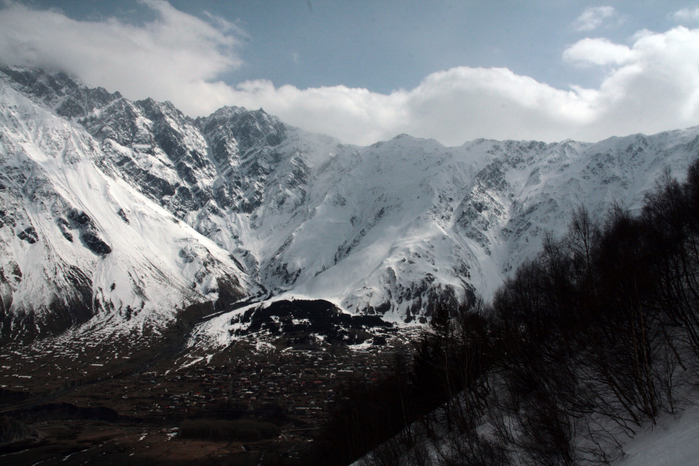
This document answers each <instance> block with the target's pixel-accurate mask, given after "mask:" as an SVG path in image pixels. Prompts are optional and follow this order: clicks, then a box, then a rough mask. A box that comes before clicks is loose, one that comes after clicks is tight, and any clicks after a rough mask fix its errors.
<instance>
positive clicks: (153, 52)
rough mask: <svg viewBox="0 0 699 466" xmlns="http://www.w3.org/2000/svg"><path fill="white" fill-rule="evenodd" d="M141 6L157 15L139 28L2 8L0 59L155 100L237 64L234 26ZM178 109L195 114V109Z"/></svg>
mask: <svg viewBox="0 0 699 466" xmlns="http://www.w3.org/2000/svg"><path fill="white" fill-rule="evenodd" d="M142 2H143V3H144V4H146V5H147V6H148V7H150V8H151V9H152V10H153V11H154V12H155V13H156V14H157V19H156V20H154V21H152V22H150V23H147V24H145V25H143V26H133V25H129V24H124V23H122V22H120V21H118V20H116V19H113V18H112V19H108V20H106V21H100V22H94V21H75V20H72V19H70V18H68V17H66V16H65V15H63V14H61V13H59V12H57V11H51V10H45V11H38V10H33V9H30V8H27V7H25V6H23V5H20V4H16V3H10V4H9V6H8V7H7V8H5V9H3V10H0V59H2V61H4V62H6V63H9V64H16V65H25V66H44V67H50V68H60V69H64V70H66V71H69V72H72V73H75V74H77V75H78V76H80V77H81V78H82V79H83V80H85V81H86V82H87V83H88V84H92V85H100V86H104V87H106V88H108V89H110V90H120V91H122V92H123V93H124V94H126V95H130V96H133V97H136V98H143V97H146V96H150V97H153V98H155V99H160V100H164V99H169V98H171V96H172V95H174V94H176V93H177V92H178V91H180V90H183V89H184V88H187V87H192V86H193V87H201V86H202V84H203V83H204V82H206V81H207V80H212V79H214V78H216V76H218V75H220V74H221V73H222V72H224V71H227V70H231V69H235V68H237V67H239V66H240V65H241V59H240V57H239V56H238V49H239V46H240V40H239V37H240V36H241V35H242V32H241V31H240V30H239V29H238V28H237V27H236V26H235V25H233V24H231V23H229V22H226V21H225V20H223V19H221V18H215V17H212V16H209V19H210V22H207V21H204V20H201V19H199V18H196V17H194V16H191V15H188V14H185V13H183V12H181V11H178V10H176V9H175V8H173V7H172V6H171V5H170V4H169V3H167V2H165V1H164V0H142ZM211 92H213V93H214V94H215V93H216V89H215V88H214V89H211ZM186 110H187V111H196V105H194V106H192V105H190V106H188V108H187V109H186Z"/></svg>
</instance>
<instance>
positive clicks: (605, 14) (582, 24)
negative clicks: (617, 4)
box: [572, 6, 618, 31]
mask: <svg viewBox="0 0 699 466" xmlns="http://www.w3.org/2000/svg"><path fill="white" fill-rule="evenodd" d="M616 16H618V12H617V11H616V9H614V7H611V6H596V7H592V8H588V9H587V10H585V11H583V13H582V14H581V15H580V16H578V18H577V19H576V20H575V21H574V22H573V24H572V27H573V29H575V30H576V31H594V30H595V29H597V28H599V27H600V26H602V25H603V24H604V22H605V21H608V20H609V19H611V18H614V17H616Z"/></svg>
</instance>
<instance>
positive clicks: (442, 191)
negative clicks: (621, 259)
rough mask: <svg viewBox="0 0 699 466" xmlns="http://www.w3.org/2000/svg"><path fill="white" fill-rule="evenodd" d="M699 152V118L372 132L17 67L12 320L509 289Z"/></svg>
mask: <svg viewBox="0 0 699 466" xmlns="http://www.w3.org/2000/svg"><path fill="white" fill-rule="evenodd" d="M697 153H699V128H690V129H687V130H680V131H674V132H668V133H661V134H658V135H654V136H644V135H633V136H628V137H622V138H611V139H608V140H605V141H602V142H600V143H597V144H590V143H579V142H575V141H564V142H561V143H552V144H549V143H543V142H536V141H492V140H484V139H479V140H475V141H471V142H469V143H466V144H464V145H462V146H460V147H444V146H442V145H441V144H439V143H438V142H436V141H434V140H425V139H419V138H414V137H411V136H408V135H400V136H397V137H396V138H394V139H392V140H390V141H386V142H383V143H377V144H374V145H372V146H369V147H357V146H350V145H343V144H341V143H339V141H337V140H334V139H332V138H328V137H325V136H319V135H313V134H309V133H306V132H303V131H301V130H299V129H296V128H292V127H289V126H287V125H285V124H283V123H282V122H281V121H279V119H277V118H276V117H274V116H271V115H268V114H267V113H265V112H264V111H262V110H256V111H248V110H245V109H243V108H240V107H223V108H221V109H219V110H217V111H216V112H214V113H213V114H212V115H210V116H208V117H201V118H197V119H196V120H193V119H191V118H189V117H187V116H186V115H184V114H182V113H181V112H180V111H179V110H177V109H176V108H175V107H174V106H173V105H172V104H171V103H168V102H165V103H161V102H156V101H154V100H152V99H145V100H140V101H135V102H133V101H130V100H128V99H126V98H124V97H122V96H121V95H120V94H118V93H114V94H109V93H108V92H106V91H104V90H103V89H89V88H87V87H86V86H84V85H82V84H80V83H79V82H78V81H76V80H73V79H72V78H69V77H68V76H66V75H63V74H60V73H59V74H51V73H46V72H43V71H38V70H21V69H15V68H1V69H0V165H1V166H2V167H1V169H0V222H2V226H0V250H1V251H2V256H1V257H2V263H0V320H1V321H2V325H3V327H2V330H1V332H2V334H3V335H5V336H8V335H15V334H19V333H21V332H22V331H24V330H19V329H20V328H22V329H28V328H30V327H31V328H33V329H34V330H35V331H37V332H39V333H45V332H49V333H50V332H59V331H61V330H63V329H65V328H67V327H70V326H73V325H77V324H83V323H85V322H91V323H93V324H94V323H96V322H100V323H101V324H100V325H104V326H107V327H109V326H111V327H114V328H122V327H123V328H134V325H135V326H137V327H138V326H144V325H145V326H149V325H150V326H153V327H159V326H160V327H162V326H164V325H168V323H170V322H172V321H173V319H176V318H177V315H178V312H179V311H180V310H182V309H184V308H185V307H187V306H189V305H192V304H195V303H205V302H211V303H216V304H215V305H216V307H217V308H218V310H219V312H224V314H222V317H221V320H220V322H231V321H233V320H235V319H233V317H232V316H227V315H226V314H225V312H226V311H227V309H228V308H229V306H230V305H231V304H233V303H234V302H235V301H237V300H239V299H241V298H245V297H247V298H248V299H250V300H251V302H252V301H254V300H255V299H262V298H261V296H265V299H271V300H276V299H289V298H293V297H300V298H308V299H323V300H326V301H329V302H331V303H334V305H336V306H339V307H340V308H341V309H343V310H344V311H348V312H351V313H354V314H377V315H380V316H381V317H382V318H384V319H386V320H390V321H394V322H397V323H405V322H415V321H425V320H426V317H428V316H429V315H430V314H431V312H432V310H433V309H434V306H436V305H439V304H440V303H448V304H449V305H457V304H458V303H462V304H466V305H469V304H471V303H473V301H474V300H475V299H476V296H477V295H481V296H483V297H485V298H486V299H487V298H489V297H490V296H492V294H493V293H494V291H495V290H496V289H497V287H498V286H499V285H500V284H501V283H502V282H503V280H504V278H505V277H506V276H507V274H508V273H510V272H511V271H512V270H513V269H514V268H515V267H517V265H519V264H520V263H522V261H524V260H526V259H527V258H528V257H531V256H532V254H533V253H534V252H536V251H537V250H538V249H539V246H540V244H541V239H542V238H543V236H544V235H545V233H546V232H547V231H550V232H553V233H554V235H555V234H559V233H561V232H562V231H564V230H565V228H566V226H567V223H568V218H569V216H570V213H571V212H572V210H573V209H575V208H576V207H578V206H580V205H585V206H587V207H588V210H590V211H591V212H596V213H599V214H600V215H602V214H603V213H604V211H605V210H606V208H607V207H608V206H609V205H610V204H611V203H612V202H617V203H621V204H622V205H625V206H627V207H629V208H632V209H633V208H637V207H638V206H639V205H640V202H641V200H642V199H643V195H644V193H645V192H647V190H648V189H650V188H652V187H653V186H654V183H655V179H656V178H657V177H658V176H659V175H660V174H661V173H662V171H663V170H664V169H665V168H666V167H670V168H671V169H672V170H673V172H674V173H678V174H679V173H683V171H684V168H685V167H686V166H687V165H688V164H689V162H690V161H691V160H692V159H693V158H694V157H695V156H696V154H697ZM256 297H257V298H256ZM231 312H233V313H235V312H236V311H231ZM226 316H227V317H226ZM226 319H227V320H226ZM37 322H41V323H40V324H38V325H37ZM217 322H218V320H217ZM18 323H20V324H22V325H19V324H18ZM90 325H92V324H90ZM95 325H96V324H95ZM111 327H110V328H111ZM206 329H208V330H206V331H209V332H214V333H215V332H224V333H225V332H226V331H228V330H230V329H228V330H226V325H223V324H222V325H219V326H212V325H209V326H208V327H206ZM200 330H201V331H200V332H199V333H198V334H203V333H202V332H204V329H203V328H202V329H200ZM207 338H210V339H214V340H217V341H220V338H219V337H215V336H212V335H209V337H207Z"/></svg>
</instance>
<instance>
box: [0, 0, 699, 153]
mask: <svg viewBox="0 0 699 466" xmlns="http://www.w3.org/2000/svg"><path fill="white" fill-rule="evenodd" d="M147 4H148V5H149V6H150V7H151V8H153V9H154V10H155V11H156V12H157V14H158V19H157V20H156V21H153V22H151V23H147V24H145V25H143V26H133V25H126V24H123V23H121V22H119V21H117V20H115V19H110V20H107V21H104V22H79V21H74V20H71V19H69V18H67V17H65V16H64V15H62V14H60V13H57V12H53V11H36V10H32V9H28V8H26V7H23V6H19V5H14V4H13V5H11V6H10V7H8V8H6V9H4V10H0V57H2V59H3V60H4V61H10V62H12V63H19V64H33V65H34V64H35V65H43V66H47V65H51V66H54V67H60V68H63V69H65V70H66V71H69V72H73V73H75V74H77V75H78V76H81V77H82V78H83V79H84V80H85V81H87V82H88V83H89V84H91V85H101V86H104V87H106V88H108V89H109V90H112V91H114V90H119V91H121V92H122V93H123V94H124V95H125V96H127V97H128V98H131V99H136V98H144V97H146V96H151V97H153V98H155V99H157V100H170V101H172V102H173V103H174V104H175V105H176V106H177V107H178V108H180V109H182V110H183V111H184V112H185V113H187V114H189V115H192V116H197V115H205V114H208V113H210V112H212V111H214V110H215V109H217V108H219V107H220V106H223V105H239V106H244V107H247V108H250V109H257V108H264V109H265V110H266V111H267V112H269V113H271V114H273V115H277V116H279V117H280V118H281V119H282V120H283V121H285V122H287V123H289V124H292V125H295V126H299V127H301V128H303V129H306V130H308V131H313V132H320V133H325V134H329V135H332V136H335V137H338V138H340V139H341V140H343V141H344V142H349V143H356V144H370V143H373V142H376V141H377V140H382V139H389V138H391V137H393V136H395V135H397V134H400V133H408V134H412V135H414V136H419V137H429V138H435V139H437V140H439V141H440V142H442V143H444V144H447V145H456V144H461V143H463V142H464V141H467V140H470V139H475V138H479V137H485V138H495V139H538V140H544V141H556V140H563V139H567V138H573V139H580V140H587V141H596V140H600V139H603V138H605V137H609V136H613V135H624V134H630V133H635V132H644V133H647V134H650V133H654V132H658V131H663V130H669V129H676V128H682V127H687V126H692V125H697V124H699V29H687V28H685V27H677V28H674V29H671V30H669V31H667V32H664V33H654V32H650V31H642V32H640V33H638V34H636V35H635V36H634V37H633V38H632V41H633V43H632V44H630V45H623V44H616V43H613V42H610V41H608V40H605V39H589V38H588V39H583V40H581V41H579V42H577V43H576V44H573V45H572V46H571V47H569V48H568V49H567V50H566V51H565V52H564V54H563V57H562V58H563V60H564V61H566V62H569V63H573V64H575V65H580V64H583V65H586V66H602V67H603V70H604V71H605V72H606V73H607V74H606V77H605V78H604V80H603V81H602V82H601V84H600V86H599V87H598V88H593V89H583V88H580V87H572V88H571V89H569V90H562V89H557V88H554V87H552V86H550V85H548V84H546V83H542V82H538V81H536V80H534V79H532V78H530V77H527V76H521V75H517V74H515V73H513V72H512V71H510V70H508V69H505V68H490V69H484V68H468V67H457V68H452V69H449V70H446V71H440V72H437V73H433V74H430V75H428V76H427V77H425V79H424V80H423V81H422V83H420V85H419V86H417V87H416V88H414V89H410V90H403V89H402V90H398V91H394V92H392V93H390V94H380V93H376V92H371V91H369V90H367V89H359V88H348V87H345V86H333V87H319V88H309V89H298V88H296V87H294V86H291V85H282V86H275V85H273V84H272V83H271V82H269V81H264V80H259V81H247V82H243V83H240V84H238V85H236V86H230V85H228V84H226V83H223V82H221V81H216V80H217V78H218V76H220V75H221V74H223V73H228V72H230V71H232V70H235V69H236V68H237V67H238V66H240V64H241V60H240V58H239V55H238V52H239V47H240V41H239V37H241V34H242V32H241V31H239V30H237V28H235V26H233V25H231V24H230V23H224V22H221V21H218V20H217V19H215V18H213V17H209V18H208V20H207V21H204V20H201V19H198V18H195V17H193V16H191V15H187V14H185V13H182V12H179V11H177V10H175V9H174V8H172V7H171V6H170V5H169V4H168V3H165V2H163V1H156V0H149V1H148V3H147Z"/></svg>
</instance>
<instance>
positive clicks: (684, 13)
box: [672, 7, 699, 23]
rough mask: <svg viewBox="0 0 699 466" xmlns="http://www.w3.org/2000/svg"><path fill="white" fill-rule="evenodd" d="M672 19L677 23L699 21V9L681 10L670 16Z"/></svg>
mask: <svg viewBox="0 0 699 466" xmlns="http://www.w3.org/2000/svg"><path fill="white" fill-rule="evenodd" d="M672 18H673V19H674V20H675V21H677V22H678V23H687V22H696V21H699V7H694V8H682V9H681V10H679V11H676V12H674V13H673V14H672Z"/></svg>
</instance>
